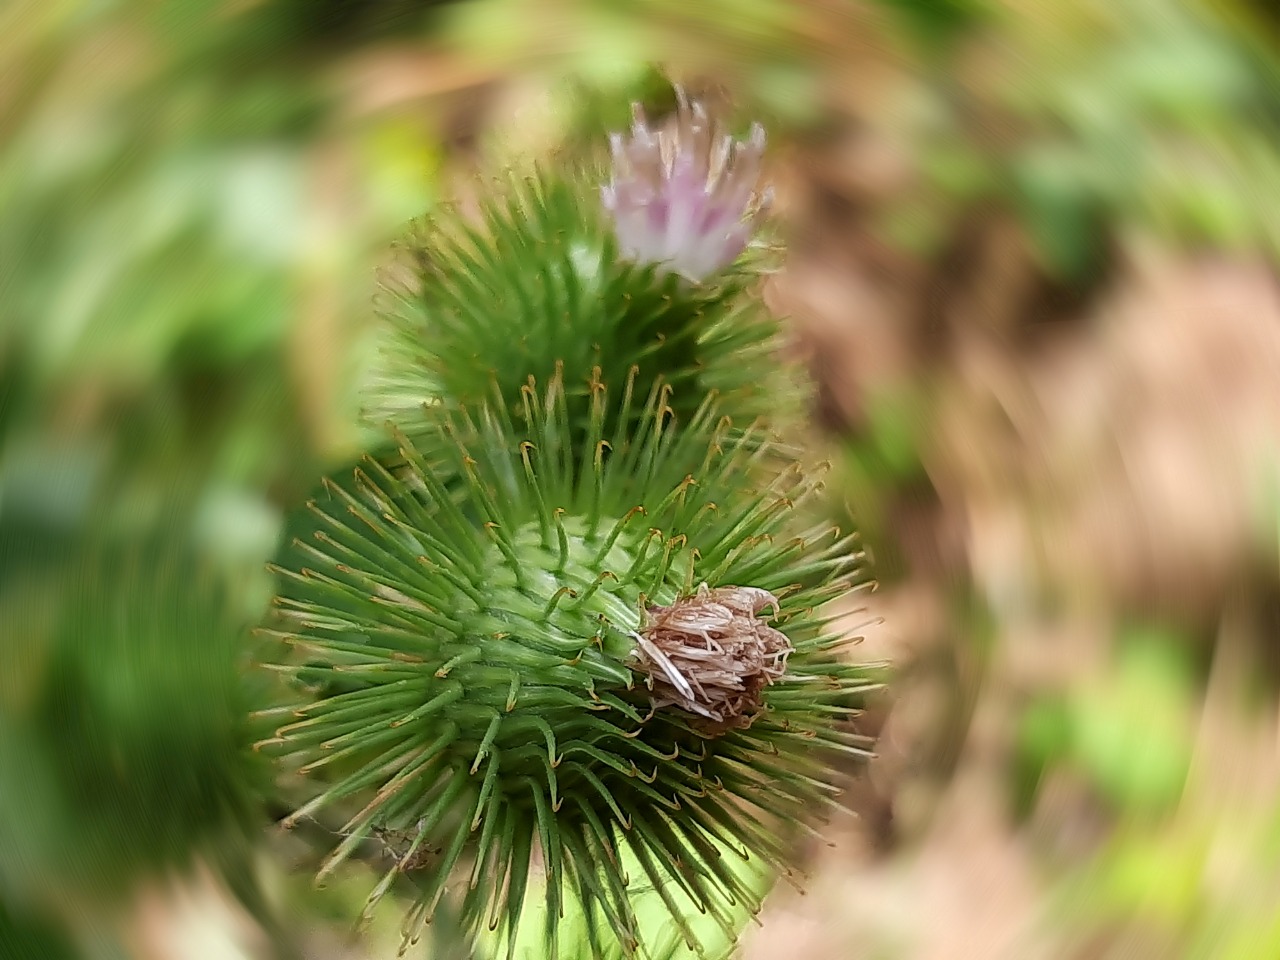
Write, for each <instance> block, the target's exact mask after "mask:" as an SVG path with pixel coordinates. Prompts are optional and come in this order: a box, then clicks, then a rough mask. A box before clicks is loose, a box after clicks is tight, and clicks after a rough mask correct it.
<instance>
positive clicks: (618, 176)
mask: <svg viewBox="0 0 1280 960" xmlns="http://www.w3.org/2000/svg"><path fill="white" fill-rule="evenodd" d="M676 97H677V101H678V106H677V109H676V112H675V114H674V116H673V117H672V118H671V119H670V120H668V121H667V122H666V123H665V124H664V125H663V126H662V128H661V129H658V130H652V129H650V127H649V123H648V120H647V119H646V118H645V115H644V111H643V110H641V108H640V107H639V106H638V105H635V106H633V107H632V111H633V115H634V121H633V123H632V125H631V136H630V137H624V136H623V135H622V134H620V133H615V134H613V135H612V136H611V137H610V147H611V150H612V153H613V178H612V180H611V181H610V183H609V184H608V185H607V186H605V187H604V188H602V190H601V198H602V200H603V202H604V206H605V209H606V210H608V211H609V213H610V214H612V217H613V220H614V224H615V229H616V231H617V237H618V243H619V245H620V246H621V249H622V253H623V255H624V256H626V257H627V258H628V259H631V260H635V261H638V262H641V263H654V264H657V265H659V268H660V269H662V270H665V271H671V272H674V273H678V274H680V275H681V276H684V277H686V278H688V279H689V280H693V281H700V280H703V279H705V278H707V277H709V276H711V275H712V274H715V273H717V272H719V271H720V270H723V269H724V268H725V267H727V266H728V265H729V264H731V263H732V262H733V261H734V260H736V259H737V257H738V255H739V254H741V253H742V251H743V249H744V248H745V247H746V245H747V241H748V239H750V236H751V233H752V231H753V230H754V229H755V225H756V223H757V221H758V220H759V219H760V217H761V216H763V214H764V213H765V211H766V210H767V208H768V206H769V202H770V195H769V192H768V191H765V192H764V193H763V194H759V193H757V192H756V185H757V182H758V180H759V176H760V161H761V158H762V156H763V154H764V128H763V127H761V126H760V124H758V123H757V124H753V125H752V127H751V132H750V134H749V135H748V137H747V139H746V140H735V139H734V138H733V137H731V136H729V135H728V134H725V133H721V132H720V131H719V130H718V129H717V127H716V125H715V124H713V123H712V122H711V120H710V119H709V118H708V116H707V112H706V109H705V108H704V107H703V106H702V104H701V103H698V102H697V101H693V102H690V100H689V99H688V97H687V96H686V95H685V93H684V91H683V90H681V89H680V88H678V87H677V88H676Z"/></svg>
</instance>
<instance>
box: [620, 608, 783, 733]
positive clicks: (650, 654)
mask: <svg viewBox="0 0 1280 960" xmlns="http://www.w3.org/2000/svg"><path fill="white" fill-rule="evenodd" d="M766 607H772V608H773V612H774V613H775V614H776V613H777V611H778V599H777V597H775V596H774V595H773V594H771V593H769V592H768V591H767V590H761V589H759V588H757V587H718V588H717V589H715V590H712V589H709V588H708V587H707V585H706V584H705V583H704V584H702V585H701V586H700V587H698V590H697V592H696V593H695V594H693V595H692V596H689V597H684V598H682V599H680V600H677V601H676V602H675V603H673V604H671V605H670V606H667V607H650V608H649V609H648V610H647V611H646V614H647V615H646V618H645V624H644V626H643V628H642V629H641V631H640V632H639V633H637V634H635V635H634V637H635V640H636V648H635V650H633V651H632V660H633V663H634V665H635V666H636V668H637V669H639V670H640V671H642V672H643V673H645V674H646V675H647V676H648V678H649V686H650V689H651V690H652V696H653V706H654V708H655V709H656V708H659V707H666V706H672V705H674V706H677V707H679V708H681V709H682V710H687V711H688V712H690V713H692V714H695V715H697V716H698V717H699V718H701V721H700V722H699V724H698V726H699V729H701V730H703V731H704V732H706V733H711V734H715V735H719V734H722V733H726V732H728V731H729V730H732V729H735V728H740V727H748V726H750V725H751V722H752V720H754V719H755V717H756V715H757V714H758V713H759V712H760V707H761V701H760V694H761V691H762V690H763V689H764V688H765V687H766V686H767V685H769V684H771V683H773V682H774V681H775V680H778V679H780V678H781V677H782V676H783V675H784V674H785V673H786V670H787V656H788V655H789V654H790V653H791V651H792V649H793V648H792V646H791V641H790V640H788V639H787V638H786V636H785V635H784V634H782V633H781V632H779V631H778V630H775V629H774V628H773V627H771V626H769V625H768V624H767V623H766V622H765V621H764V620H761V619H760V618H759V617H758V616H757V614H759V613H760V611H762V610H764V609H765V608H766Z"/></svg>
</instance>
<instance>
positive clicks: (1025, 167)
mask: <svg viewBox="0 0 1280 960" xmlns="http://www.w3.org/2000/svg"><path fill="white" fill-rule="evenodd" d="M1278 68H1280V18H1278V17H1277V16H1276V14H1275V12H1274V9H1273V7H1272V5H1271V4H1270V3H1268V2H1266V0H1220V2H1214V0H1200V2H1195V0H1127V2H1125V3H1114V2H1111V3H1106V2H1102V0H864V2H861V3H853V2H845V0H732V2H730V0H703V2H700V3H696V4H691V3H688V2H684V0H631V2H620V0H452V2H442V0H436V2H432V0H10V2H9V3H7V4H4V5H3V6H0V78H2V79H0V957H4V958H6V960H7V958H10V957H12V958H23V960H25V958H28V957H30V958H60V957H84V958H134V957H138V958H155V960H171V958H193V960H194V958H202V960H203V958H214V957H217V958H231V957H253V958H256V957H274V956H280V957H295V956H296V957H304V956H305V957H308V958H313V957H314V958H319V960H328V958H334V960H338V958H344V960H345V958H350V960H355V958H364V957H370V958H373V957H389V956H393V955H394V953H395V950H396V949H397V947H398V936H397V932H396V924H397V918H396V917H395V915H394V907H389V908H388V909H387V910H386V911H384V915H380V916H379V917H378V918H377V919H376V920H375V923H374V925H373V926H372V928H371V929H370V930H368V931H365V932H363V933H359V934H357V933H354V932H352V931H351V929H350V918H351V917H352V916H354V915H355V913H356V912H358V908H359V905H360V903H361V902H362V901H363V898H364V895H365V892H366V891H367V888H368V882H367V878H362V877H360V876H348V877H344V878H342V879H341V880H339V881H337V882H335V883H334V884H332V885H331V886H330V887H328V888H326V889H324V890H318V891H317V890H313V889H311V887H310V884H309V880H308V871H307V869H306V865H307V864H308V863H311V862H312V860H313V858H314V852H313V851H312V849H311V848H310V847H309V845H308V844H307V843H306V839H305V838H298V837H290V838H285V837H281V836H280V835H279V834H278V832H276V831H274V830H272V829H271V823H272V822H273V821H274V820H275V819H277V818H278V817H279V816H280V815H282V813H283V812H285V810H286V809H287V805H285V801H284V800H283V799H282V798H283V797H284V796H286V795H287V793H288V789H289V785H288V784H280V783H276V782H274V780H273V778H272V775H271V771H270V770H268V769H266V767H265V766H264V765H263V764H261V763H260V762H259V760H258V758H257V757H256V755H255V754H253V752H252V750H251V749H250V748H249V745H250V744H251V743H252V742H253V741H254V740H255V739H256V736H257V731H255V730H254V729H253V726H254V725H253V722H252V721H251V720H250V719H249V714H250V711H252V710H253V709H254V707H255V705H258V704H260V703H262V702H264V698H265V696H266V692H265V691H266V689H267V686H268V684H269V682H270V680H269V678H265V677H262V676H260V675H259V674H260V671H255V670H254V669H252V663H253V659H254V642H255V641H254V639H253V635H252V632H251V628H252V626H253V624H254V622H255V621H256V620H257V619H258V618H259V617H260V615H261V614H262V611H263V610H264V609H265V607H266V604H267V603H268V601H269V599H270V592H271V580H270V575H269V574H268V573H267V570H266V566H265V564H266V563H267V561H268V560H269V559H270V558H271V556H272V555H273V554H274V553H275V552H276V550H277V549H278V547H279V544H280V541H281V536H282V533H283V531H284V529H285V523H286V519H287V518H288V516H289V515H290V512H291V511H292V510H294V509H295V508H296V507H297V506H298V505H299V504H300V503H301V502H302V501H303V500H304V499H305V497H306V496H307V495H308V492H309V491H310V490H311V489H312V488H313V486H314V484H315V480H316V478H318V477H319V476H321V475H322V474H323V473H325V472H328V471H333V470H336V469H339V468H341V467H342V465H343V464H344V463H347V462H349V461H350V460H351V458H352V457H353V456H354V455H355V454H356V453H358V451H359V450H360V449H361V448H362V445H363V444H365V443H366V442H368V441H370V438H371V437H373V436H375V435H376V434H375V432H374V430H373V428H371V427H370V426H368V425H366V424H364V423H362V421H361V418H360V409H359V394H360V384H361V380H362V376H363V375H364V373H365V371H366V369H367V366H368V362H369V356H370V353H369V351H370V349H371V344H372V337H371V332H372V329H373V328H372V324H373V322H374V320H375V318H376V304H377V289H378V284H377V276H378V271H379V269H387V268H389V266H390V265H391V264H392V263H393V262H394V251H393V250H392V243H393V241H394V240H395V238H396V237H397V236H398V235H399V234H400V233H401V232H402V230H403V228H404V226H405V223H406V221H407V220H408V219H409V218H411V217H414V216H416V215H418V214H421V213H423V212H425V211H426V210H427V209H429V207H430V205H431V204H432V203H433V202H434V200H435V199H436V198H437V197H439V196H442V195H446V194H448V195H452V194H456V193H459V192H461V193H464V194H465V192H466V191H467V190H470V189H474V188H475V187H474V182H473V180H472V177H473V175H474V174H476V173H481V174H483V173H486V172H489V171H493V170H496V169H500V168H501V167H502V166H503V165H505V164H508V163H512V162H526V161H529V160H533V159H542V160H546V159H547V158H550V157H552V156H553V155H556V154H558V153H560V152H565V151H568V152H574V151H581V150H585V149H590V148H591V147H592V145H594V144H598V142H599V141H600V139H601V137H602V136H603V134H604V132H606V131H607V130H609V129H615V128H618V127H620V126H622V125H624V124H625V123H626V122H627V116H628V103H629V102H630V101H631V100H633V99H639V100H644V101H646V102H651V103H657V102H663V101H666V100H669V98H670V88H669V85H668V78H674V79H680V80H683V81H685V82H687V83H688V84H689V85H690V86H691V87H692V88H693V89H695V90H697V91H701V92H702V93H703V94H704V95H705V96H706V97H708V98H709V99H710V100H711V101H712V102H713V103H715V104H718V105H719V106H720V108H721V109H723V110H724V112H725V114H726V116H731V117H733V118H734V120H735V122H737V121H738V120H742V119H744V118H754V117H758V118H761V119H762V120H763V121H765V122H766V125H767V126H768V128H769V132H770V137H771V143H772V148H771V164H772V168H771V178H772V180H773V181H774V183H775V185H776V187H777V190H778V195H779V203H778V210H779V220H780V223H781V225H782V228H783V230H784V231H785V232H786V233H787V234H788V235H789V239H790V259H789V263H788V267H787V269H786V270H785V271H783V272H782V273H781V274H779V275H778V276H777V277H775V278H774V280H773V282H771V284H770V286H769V289H768V290H767V291H766V295H767V297H768V299H769V302H770V304H771V306H773V307H774V309H776V310H777V311H779V312H780V313H782V314H785V315H786V316H787V317H788V318H789V328H788V329H789V330H790V331H791V333H792V334H793V340H794V346H795V356H796V357H797V358H799V359H800V360H801V361H802V362H805V363H807V364H808V365H809V367H810V369H811V371H812V373H813V376H814V379H815V381H816V383H817V385H818V402H817V403H816V404H815V407H814V410H813V422H814V429H813V431H812V434H811V436H809V437H808V438H807V441H808V442H809V443H810V444H812V445H813V447H814V448H815V449H817V450H818V451H820V452H821V453H822V454H823V455H824V456H826V457H828V458H830V459H831V460H832V461H833V462H834V463H835V464H836V466H837V470H836V476H837V478H838V479H837V482H834V483H832V484H831V485H830V492H831V494H832V496H831V504H830V509H831V511H832V513H833V515H835V516H837V517H839V518H841V519H842V520H843V519H849V520H852V521H853V522H855V523H857V524H858V525H859V526H860V527H861V528H862V529H863V530H864V531H865V538H864V539H865V541H866V543H867V545H868V547H869V548H870V549H871V551H872V552H873V553H874V554H875V557H876V562H877V566H876V570H877V575H878V578H879V580H880V591H879V592H878V593H877V594H876V595H875V596H874V597H872V598H871V599H870V600H867V599H865V598H863V599H859V600H858V601H857V602H856V603H855V602H854V601H852V600H851V601H850V603H849V607H850V624H851V626H854V625H857V624H861V623H864V622H867V621H870V623H869V624H868V625H867V627H866V629H865V630H864V631H863V632H864V633H865V635H866V641H865V643H864V644H863V646H862V648H861V650H859V651H857V652H856V653H855V655H857V656H865V657H866V658H868V659H873V658H878V657H881V656H887V657H889V658H890V659H892V660H893V662H894V663H895V666H896V673H897V679H896V681H895V683H894V685H893V688H892V690H891V691H890V693H889V694H888V695H887V696H886V697H885V698H884V700H883V702H881V703H879V704H877V706H876V707H875V709H873V710H871V711H869V713H868V715H867V717H866V718H865V722H866V724H867V729H868V732H873V733H878V734H879V735H880V736H881V738H882V746H881V751H880V753H881V756H880V759H878V760H877V761H876V762H875V763H874V764H873V765H872V766H871V768H870V770H869V771H868V772H867V774H866V775H865V776H864V777H862V778H861V779H860V781H859V783H858V784H857V785H856V788H855V800H856V803H857V805H858V807H859V809H860V810H862V811H863V815H862V817H861V818H860V819H858V820H856V821H855V820H852V819H850V820H849V821H848V822H844V821H842V822H839V823H836V824H834V825H833V826H832V838H833V840H834V841H835V843H836V846H835V848H834V849H829V850H819V849H816V848H815V849H814V850H813V851H810V852H809V853H808V861H809V872H810V874H811V878H812V879H811V881H810V884H809V886H810V894H809V896H808V897H807V898H805V899H799V898H797V897H796V896H794V895H792V894H791V893H789V892H787V891H785V890H782V891H779V892H778V893H777V894H775V895H774V897H773V898H772V899H771V901H770V902H769V905H768V906H767V908H766V911H765V914H764V916H763V917H762V919H763V927H762V928H761V929H760V930H758V931H755V932H752V933H749V934H748V936H747V938H746V940H745V945H744V947H743V948H742V953H743V955H744V956H747V957H752V958H756V957H759V958H763V957H771V956H783V955H786V956H791V955H801V954H803V955H806V956H812V957H831V958H867V960H873V958H874V960H881V958H884V960H896V958H917V957H919V958H925V957H928V958H953V957H954V958H961V957H984V958H996V957H1017V958H1026V957H1072V958H1074V957H1079V958H1094V957H1122V956H1123V957H1151V958H1175V957H1187V958H1210V957H1214V958H1216V957H1224V958H1242V960H1243V958H1255V957H1256V958H1264V957H1274V956H1280V914H1277V912H1276V909H1275V904H1276V903H1277V902H1278V901H1277V897H1278V896H1280V792H1277V790H1278V788H1280V741H1278V737H1280V712H1278V707H1280V656H1277V643H1278V642H1280V633H1278V629H1277V628H1278V627H1280V580H1278V578H1277V573H1278V572H1280V564H1278V562H1277V561H1278V557H1280V554H1278V547H1280V457H1277V452H1278V450H1277V447H1278V446H1280V443H1278V441H1280V284H1278V282H1277V273H1276V261H1277V255H1278V254H1280V150H1278V149H1277V144H1278V143H1280V74H1278V73H1277V70H1278ZM863 607H865V608H867V609H865V610H864V609H863ZM370 870H372V867H370ZM415 950H416V951H418V955H420V956H436V955H440V956H443V955H444V954H443V953H439V952H433V951H436V948H435V947H433V945H432V944H420V945H419V946H418V947H416V948H415Z"/></svg>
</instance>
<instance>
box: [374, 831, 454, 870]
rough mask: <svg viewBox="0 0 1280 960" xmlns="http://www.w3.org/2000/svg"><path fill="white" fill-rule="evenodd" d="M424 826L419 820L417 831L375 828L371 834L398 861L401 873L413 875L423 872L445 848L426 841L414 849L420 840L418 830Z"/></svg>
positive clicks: (388, 854)
mask: <svg viewBox="0 0 1280 960" xmlns="http://www.w3.org/2000/svg"><path fill="white" fill-rule="evenodd" d="M423 826H424V824H423V822H422V821H421V820H419V821H418V827H417V829H416V830H396V829H392V828H390V827H374V828H373V829H372V830H371V833H372V834H373V836H374V837H375V838H376V839H377V840H378V842H379V843H381V844H382V848H383V850H385V851H386V854H387V856H389V857H390V858H391V859H393V860H394V861H396V864H397V865H398V867H399V869H400V872H401V873H411V872H412V871H414V870H421V869H422V868H423V867H426V866H428V865H430V863H431V861H432V860H433V859H435V858H436V857H438V856H439V855H440V854H441V852H443V850H444V848H443V847H438V846H435V845H433V844H430V843H428V842H426V841H425V840H424V841H423V842H422V843H420V844H418V847H417V849H416V850H415V849H414V842H415V841H416V840H417V839H418V830H421V829H422V827H423Z"/></svg>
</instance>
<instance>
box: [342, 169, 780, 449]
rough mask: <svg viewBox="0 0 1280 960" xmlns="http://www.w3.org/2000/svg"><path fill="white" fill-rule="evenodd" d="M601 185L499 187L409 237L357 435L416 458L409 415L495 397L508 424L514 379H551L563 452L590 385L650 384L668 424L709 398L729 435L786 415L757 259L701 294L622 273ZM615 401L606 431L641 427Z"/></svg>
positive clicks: (517, 385) (752, 256) (658, 276)
mask: <svg viewBox="0 0 1280 960" xmlns="http://www.w3.org/2000/svg"><path fill="white" fill-rule="evenodd" d="M602 177H603V174H599V175H591V174H590V171H570V172H569V174H568V175H557V176H553V175H550V174H544V175H541V176H536V177H529V178H527V179H519V178H517V177H514V176H513V177H509V178H507V179H505V180H500V181H494V182H493V183H491V184H482V185H479V190H480V197H479V200H478V202H477V206H478V210H477V211H476V212H475V213H474V215H471V216H468V215H465V214H464V213H463V212H462V211H460V210H459V209H458V208H457V207H456V206H454V205H452V204H445V205H443V206H442V208H441V209H440V211H439V212H438V213H437V214H435V215H433V216H431V217H428V218H425V219H424V220H423V221H421V222H420V223H418V224H416V225H415V227H414V229H413V230H412V232H411V234H410V236H409V237H408V238H407V239H406V241H405V242H404V243H403V245H402V253H403V257H402V261H403V262H402V263H401V265H400V267H399V268H398V269H397V270H395V271H394V272H392V273H391V274H389V275H388V277H387V279H386V282H385V285H384V286H385V289H384V296H383V298H382V302H381V305H380V313H381V315H382V319H383V324H382V343H381V358H380V360H379V362H378V364H377V365H376V367H375V369H374V371H373V374H372V377H371V382H370V383H369V385H368V388H367V389H366V391H365V408H366V409H365V412H366V415H367V416H368V418H369V420H370V421H371V422H373V423H375V424H377V425H381V424H383V423H384V422H386V421H391V422H393V423H395V424H396V425H397V426H398V427H399V428H400V429H401V430H403V431H404V432H405V433H406V434H407V435H408V436H409V437H410V438H411V439H413V440H414V442H415V443H419V444H422V445H430V444H431V443H432V442H434V438H435V433H434V428H433V427H434V425H433V422H432V420H431V418H430V416H429V415H426V414H424V411H423V407H424V404H425V405H430V406H434V405H444V406H447V407H452V408H455V409H456V407H457V405H458V404H464V403H471V404H478V403H489V402H492V400H493V396H494V392H493V388H494V387H495V386H496V387H497V391H498V394H499V395H500V396H501V398H502V402H503V403H504V404H506V405H509V408H510V410H511V411H512V412H513V413H515V412H517V411H518V407H519V397H520V391H521V389H522V388H523V387H524V386H525V385H526V384H527V383H528V381H529V378H531V377H532V378H533V379H534V380H535V381H537V382H539V383H544V384H545V383H548V382H549V381H550V380H551V379H552V378H553V377H556V376H558V377H559V378H560V380H561V382H562V383H563V385H564V392H565V406H566V410H567V415H568V422H569V423H570V424H571V425H572V427H573V434H572V441H573V442H574V445H575V448H576V446H577V444H578V443H580V442H581V441H582V440H583V433H584V431H585V429H586V427H587V423H588V419H589V416H590V414H591V411H592V409H593V404H594V396H595V393H596V390H597V384H598V383H599V382H601V381H603V382H604V383H608V384H611V385H614V386H615V387H618V386H620V385H622V384H624V383H626V382H627V381H628V380H629V379H632V380H634V381H635V382H636V383H638V384H640V385H641V387H640V390H641V391H642V393H643V392H644V391H647V390H648V389H649V386H650V385H652V384H653V383H655V382H657V381H658V380H659V379H661V380H662V381H663V382H665V383H667V384H669V385H670V386H671V387H672V388H673V390H674V393H673V395H672V396H671V398H670V401H669V402H670V403H671V404H672V405H673V407H674V410H675V413H676V415H677V417H678V419H679V420H680V421H681V422H688V421H689V419H690V418H691V417H692V416H693V414H694V413H695V412H696V410H697V408H698V406H699V404H700V403H701V401H702V399H703V398H704V397H705V396H707V395H708V394H709V393H711V392H715V393H717V394H718V395H719V396H720V398H721V405H722V409H723V410H725V411H726V412H729V413H732V415H733V417H734V419H735V420H736V421H737V422H738V423H740V424H741V425H743V426H745V425H746V424H748V423H750V422H751V421H752V420H753V419H755V418H756V417H757V416H762V415H769V416H771V417H772V418H773V420H774V422H780V421H781V419H782V418H780V417H779V416H778V414H779V412H780V410H785V412H786V413H787V414H790V415H794V414H795V412H796V411H797V410H798V407H799V404H798V402H797V401H798V399H799V398H800V397H801V396H802V392H801V390H800V389H799V387H798V384H797V383H796V381H795V379H794V378H793V377H791V376H790V375H789V374H788V372H787V370H786V368H785V367H784V365H782V364H781V363H779V361H778V356H777V354H778V351H779V341H780V337H779V325H778V322H777V320H775V319H774V318H773V317H772V316H771V315H770V314H769V312H768V311H767V310H766V309H765V308H764V307H763V305H762V304H761V303H760V301H759V299H758V298H757V297H756V296H754V295H753V292H754V290H755V288H756V287H757V286H758V285H759V281H760V277H761V274H762V273H763V271H764V269H765V267H766V261H767V256H766V255H765V254H763V253H761V252H758V251H756V250H749V251H748V252H747V253H746V254H745V255H744V256H743V257H742V258H741V259H740V260H739V262H738V263H737V264H736V265H734V266H733V267H732V268H730V269H729V270H727V271H725V272H724V273H723V274H721V275H720V276H718V277H716V278H715V279H714V280H712V281H708V282H704V283H701V284H693V283H690V282H688V281H686V280H683V279H681V278H680V277H678V276H675V275H674V274H670V273H664V272H662V271H660V270H659V269H658V268H657V267H656V266H655V265H653V264H635V263H630V262H627V261H626V260H623V259H621V258H620V257H619V253H618V245H617V241H616V239H615V238H614V235H613V232H612V229H611V228H610V226H609V224H608V222H607V220H606V219H605V217H604V216H603V211H602V210H601V206H600V198H599V193H598V185H599V183H600V182H601V180H602ZM622 399H623V394H622V391H621V390H620V389H619V390H615V393H614V397H613V404H612V405H611V406H609V407H607V408H606V409H605V410H604V411H603V412H604V417H605V421H606V425H607V426H609V427H612V426H613V425H614V424H615V421H616V420H617V418H618V417H624V418H625V417H627V416H632V417H634V416H636V415H638V414H639V413H640V409H639V408H637V409H633V410H630V411H625V410H624V409H623V404H622ZM622 426H624V427H626V428H632V427H634V426H635V423H634V421H632V422H630V423H624V424H622Z"/></svg>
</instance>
